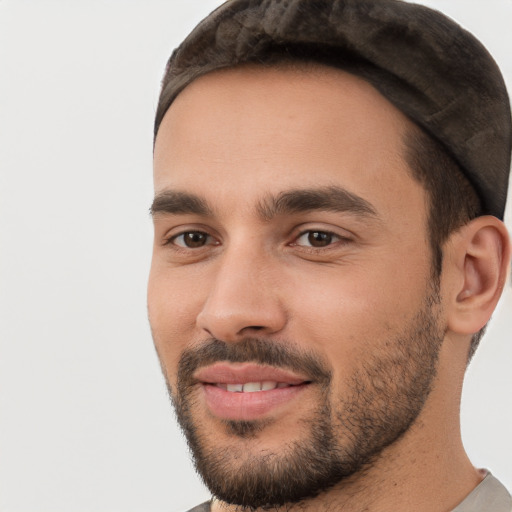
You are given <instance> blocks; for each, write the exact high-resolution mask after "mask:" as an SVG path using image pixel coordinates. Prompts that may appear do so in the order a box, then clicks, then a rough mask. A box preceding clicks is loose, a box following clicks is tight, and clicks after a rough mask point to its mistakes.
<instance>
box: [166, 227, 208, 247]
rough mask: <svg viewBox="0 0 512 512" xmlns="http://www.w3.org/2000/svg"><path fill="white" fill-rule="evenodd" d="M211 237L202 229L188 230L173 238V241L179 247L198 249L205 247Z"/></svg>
mask: <svg viewBox="0 0 512 512" xmlns="http://www.w3.org/2000/svg"><path fill="white" fill-rule="evenodd" d="M209 239H210V235H208V234H206V233H203V232H202V231H187V232H185V233H182V234H181V235H178V236H176V237H174V238H173V239H172V242H173V243H174V244H176V245H178V246H179V247H186V248H188V249H198V248H200V247H204V246H205V245H206V244H207V243H208V242H209Z"/></svg>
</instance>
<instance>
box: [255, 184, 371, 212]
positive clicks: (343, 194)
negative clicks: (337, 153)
mask: <svg viewBox="0 0 512 512" xmlns="http://www.w3.org/2000/svg"><path fill="white" fill-rule="evenodd" d="M309 211H330V212H341V213H343V212H348V213H351V214H355V215H357V216H359V217H375V218H376V217H378V214H377V211H376V209H375V208H374V207H373V205H372V204H371V203H369V202H368V201H366V199H363V198H362V197H360V196H358V195H356V194H353V193H352V192H349V191H348V190H346V189H344V188H343V187H339V186H329V187H320V188H308V189H297V190H290V191H286V192H282V193H280V194H278V195H277V196H269V197H267V198H266V199H265V200H264V201H263V202H261V203H260V204H259V205H258V212H259V214H260V216H261V217H262V218H263V219H265V220H271V219H272V218H274V217H275V216H276V215H282V214H292V213H302V212H309Z"/></svg>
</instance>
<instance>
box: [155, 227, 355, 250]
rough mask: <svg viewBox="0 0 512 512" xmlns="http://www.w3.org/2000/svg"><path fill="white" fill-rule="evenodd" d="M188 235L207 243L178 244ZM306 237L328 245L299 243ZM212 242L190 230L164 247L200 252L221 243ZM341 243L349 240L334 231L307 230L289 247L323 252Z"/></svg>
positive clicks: (208, 237)
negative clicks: (317, 245) (316, 237)
mask: <svg viewBox="0 0 512 512" xmlns="http://www.w3.org/2000/svg"><path fill="white" fill-rule="evenodd" d="M187 235H195V236H200V237H201V236H205V237H206V241H205V243H204V244H203V245H199V246H197V247H190V246H187V245H186V243H185V242H184V241H183V243H181V244H179V243H177V242H176V241H177V240H178V239H179V238H181V237H185V236H187ZM306 235H308V238H309V237H311V236H314V235H321V237H320V238H322V237H324V238H327V244H326V245H324V246H320V247H315V246H314V245H303V244H300V243H298V242H299V240H300V239H301V238H303V237H305V236H306ZM211 240H215V238H214V237H213V236H212V235H210V234H208V233H207V232H205V231H200V230H190V231H183V232H181V233H178V234H176V235H173V236H171V237H169V238H167V239H166V240H165V241H164V245H173V246H174V247H175V248H176V250H182V251H189V250H198V249H202V248H204V247H208V246H211V245H219V242H215V243H213V244H211V243H208V241H211ZM308 241H309V242H310V243H311V239H309V240H308ZM340 242H341V243H342V244H343V243H348V242H349V239H348V238H347V237H343V236H341V235H338V234H336V233H334V232H332V231H328V230H322V229H307V230H304V231H301V232H300V233H299V234H298V236H297V237H295V238H294V241H293V242H291V243H290V244H289V245H291V246H294V247H301V248H302V249H304V250H309V251H322V250H326V249H329V248H330V247H331V246H332V245H334V244H336V243H340Z"/></svg>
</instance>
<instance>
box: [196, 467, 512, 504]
mask: <svg viewBox="0 0 512 512" xmlns="http://www.w3.org/2000/svg"><path fill="white" fill-rule="evenodd" d="M189 512H210V503H209V502H207V503H203V504H202V505H199V506H197V507H194V508H193V509H192V510H189ZM452 512H512V498H511V497H510V494H509V493H508V491H507V489H505V487H504V486H503V485H502V484H501V483H500V481H499V480H498V479H496V478H494V477H493V476H492V475H491V474H490V473H487V476H486V477H485V478H484V479H483V480H482V481H481V482H480V484H478V485H477V486H476V487H475V488H474V489H473V490H472V491H471V492H470V493H469V494H468V495H467V496H466V498H465V499H464V501H463V502H462V503H460V505H457V506H456V507H455V508H454V509H453V510H452Z"/></svg>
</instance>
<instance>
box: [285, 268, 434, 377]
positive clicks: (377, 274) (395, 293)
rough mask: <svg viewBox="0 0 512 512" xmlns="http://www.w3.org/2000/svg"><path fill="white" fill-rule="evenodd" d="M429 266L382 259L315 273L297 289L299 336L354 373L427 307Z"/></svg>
mask: <svg viewBox="0 0 512 512" xmlns="http://www.w3.org/2000/svg"><path fill="white" fill-rule="evenodd" d="M427 269H428V266H426V265H425V264H424V263H421V264H420V265H419V266H417V267H416V268H408V267H404V266H401V265H400V262H399V261H396V259H395V260H394V261H393V260H392V259H390V260H389V261H388V262H386V259H384V258H382V259H381V261H380V263H378V264H374V265H372V266H366V265H365V266H355V265H351V266H350V267H349V266H347V267H340V268H335V269H332V272H315V273H314V274H310V275H306V277H304V278H302V279H300V281H299V280H297V281H296V282H295V285H294V290H295V297H296V298H295V307H294V308H292V309H293V310H294V313H295V314H294V324H295V328H294V329H293V331H294V336H299V340H300V341H302V342H303V343H305V344H310V345H311V348H312V349H313V350H318V351H320V352H321V353H323V355H324V356H325V357H326V358H327V359H328V360H330V361H331V363H332V365H333V368H335V369H337V368H340V369H341V370H342V371H350V369H351V368H353V367H354V366H355V365H357V364H360V361H361V359H364V357H365V354H368V353H369V352H375V351H378V350H380V349H381V348H382V347H383V346H384V345H385V344H386V343H388V342H389V340H390V339H391V340H392V339H394V338H395V337H396V336H397V335H398V334H399V333H401V332H402V330H403V328H404V326H406V325H408V324H409V323H410V322H411V321H412V319H413V318H414V317H415V315H416V314H417V312H418V310H420V309H421V308H422V307H423V302H424V299H425V293H426V292H425V290H426V275H428V274H427V273H426V272H427Z"/></svg>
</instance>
